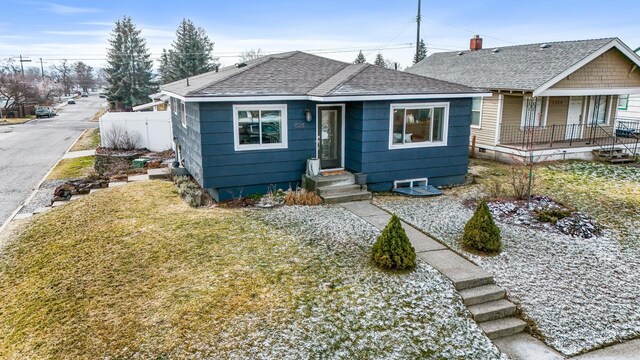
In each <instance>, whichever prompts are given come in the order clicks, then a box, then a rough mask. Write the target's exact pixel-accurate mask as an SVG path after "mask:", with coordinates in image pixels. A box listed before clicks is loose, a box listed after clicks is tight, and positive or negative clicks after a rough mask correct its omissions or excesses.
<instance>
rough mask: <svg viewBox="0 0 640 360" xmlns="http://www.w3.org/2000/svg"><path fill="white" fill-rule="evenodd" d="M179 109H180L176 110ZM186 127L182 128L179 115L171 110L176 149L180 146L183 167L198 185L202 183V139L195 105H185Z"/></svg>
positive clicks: (197, 110) (197, 109)
mask: <svg viewBox="0 0 640 360" xmlns="http://www.w3.org/2000/svg"><path fill="white" fill-rule="evenodd" d="M178 109H180V107H179V108H178ZM186 110H187V127H184V126H182V119H181V113H180V112H179V111H178V113H177V114H174V113H173V110H171V126H172V128H173V137H174V138H175V140H174V141H175V142H176V148H177V147H178V146H180V148H181V156H182V158H183V159H184V163H183V165H184V167H185V168H186V169H187V170H188V171H189V173H190V174H191V176H193V177H194V179H196V181H198V182H199V183H200V184H202V183H203V181H204V178H203V176H202V175H203V171H202V161H203V157H202V141H201V140H202V137H201V135H200V119H199V118H200V111H199V105H198V104H197V103H195V104H194V103H187V104H186Z"/></svg>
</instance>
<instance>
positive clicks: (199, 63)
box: [160, 19, 218, 83]
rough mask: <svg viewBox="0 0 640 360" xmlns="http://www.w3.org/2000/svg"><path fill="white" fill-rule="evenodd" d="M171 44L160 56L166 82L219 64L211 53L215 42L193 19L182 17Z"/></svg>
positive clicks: (207, 69)
mask: <svg viewBox="0 0 640 360" xmlns="http://www.w3.org/2000/svg"><path fill="white" fill-rule="evenodd" d="M171 46H172V49H170V50H168V51H167V50H165V49H163V50H162V56H161V58H160V77H161V79H162V81H163V82H164V83H166V82H171V81H176V80H180V79H184V78H186V77H189V76H194V75H198V74H202V73H206V72H209V71H211V70H213V69H214V67H215V66H217V65H218V64H217V61H218V59H217V58H214V57H213V56H212V55H211V53H212V52H213V42H211V40H209V37H208V36H207V34H206V32H205V31H204V29H203V28H201V27H196V26H195V25H194V24H193V22H192V21H191V20H188V19H182V22H181V23H180V25H179V26H178V29H177V30H176V40H174V41H173V43H172V44H171Z"/></svg>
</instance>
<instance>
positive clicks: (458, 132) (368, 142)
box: [351, 98, 471, 190]
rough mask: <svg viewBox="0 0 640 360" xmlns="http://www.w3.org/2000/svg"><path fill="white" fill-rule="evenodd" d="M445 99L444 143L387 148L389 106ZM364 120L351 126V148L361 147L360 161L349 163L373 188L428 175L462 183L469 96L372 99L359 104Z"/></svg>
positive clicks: (436, 180) (440, 181) (434, 180)
mask: <svg viewBox="0 0 640 360" xmlns="http://www.w3.org/2000/svg"><path fill="white" fill-rule="evenodd" d="M409 102H420V103H429V102H448V103H449V127H448V136H447V146H437V147H425V148H410V149H393V150H391V149H389V127H390V116H391V115H390V114H391V113H390V109H391V105H392V104H393V103H409ZM362 105H363V110H362V116H363V121H362V123H361V124H360V125H355V126H354V128H353V129H352V130H353V131H355V132H360V134H359V135H358V134H355V135H352V139H353V140H351V142H352V146H353V148H356V149H360V150H361V157H360V161H358V162H357V163H354V164H352V166H353V167H354V168H357V169H358V171H362V172H364V173H367V174H368V178H367V182H368V183H369V184H368V185H369V188H371V189H372V190H389V189H391V188H392V187H393V181H394V180H403V179H412V178H424V177H427V178H429V183H430V184H432V185H436V186H438V185H449V184H455V183H461V182H463V181H464V177H465V175H466V173H467V167H468V146H469V144H468V143H469V132H470V125H471V99H469V98H467V99H438V100H428V101H425V100H423V101H393V102H391V101H373V102H365V103H363V104H362Z"/></svg>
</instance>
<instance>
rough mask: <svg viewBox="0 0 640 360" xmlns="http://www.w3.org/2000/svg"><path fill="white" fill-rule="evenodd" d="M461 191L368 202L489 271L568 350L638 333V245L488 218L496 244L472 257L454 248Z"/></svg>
mask: <svg viewBox="0 0 640 360" xmlns="http://www.w3.org/2000/svg"><path fill="white" fill-rule="evenodd" d="M476 191H478V190H477V188H472V189H471V190H468V191H467V192H466V193H463V194H459V195H456V196H453V195H444V196H440V197H436V198H429V199H415V198H404V197H396V196H388V197H376V198H375V200H374V201H375V203H376V204H378V205H379V206H381V207H383V208H385V209H387V210H388V211H391V212H393V213H396V214H397V215H398V216H400V217H401V218H403V219H404V220H405V221H407V222H409V223H411V224H413V225H415V226H417V227H419V228H421V229H423V230H424V231H426V232H428V233H430V234H432V235H433V236H434V237H436V238H438V239H439V240H441V241H443V242H445V243H446V244H448V245H449V246H451V247H452V248H455V249H457V250H458V251H460V252H462V253H464V254H465V255H466V256H467V257H468V258H470V259H471V260H472V261H474V262H475V263H477V264H478V265H480V266H481V267H482V268H484V269H486V270H487V271H489V272H490V273H492V274H493V275H494V276H495V279H496V282H497V283H498V284H499V285H501V286H503V287H504V288H505V289H507V292H508V295H509V297H510V299H511V300H513V301H515V302H516V303H517V304H518V305H519V306H520V307H521V309H522V310H523V312H524V314H525V316H527V317H528V318H530V319H532V320H533V321H534V322H535V323H536V325H537V328H538V330H539V332H540V334H541V335H542V337H543V338H544V339H545V341H546V342H547V343H548V344H549V345H551V346H553V347H554V348H556V349H557V350H558V351H560V352H561V353H563V354H565V355H568V356H571V355H575V354H579V353H582V352H585V351H588V350H591V349H594V348H597V347H600V346H602V345H604V344H610V343H614V342H616V341H620V340H624V339H629V338H632V337H637V336H638V335H640V311H639V310H638V309H639V308H640V282H639V281H638V278H640V253H639V251H638V250H634V249H631V248H628V247H622V246H621V245H620V243H619V241H618V239H617V238H616V236H617V235H616V234H615V233H612V232H606V231H605V233H604V235H602V236H597V237H592V238H589V239H585V238H581V237H572V236H569V235H564V234H560V233H558V232H549V231H544V230H542V229H529V228H526V227H523V226H518V225H513V224H507V223H504V222H501V221H497V222H496V223H497V224H498V226H499V227H500V229H501V232H502V239H503V246H504V250H503V251H502V252H501V253H500V254H499V255H497V256H494V257H480V256H476V255H473V254H470V253H467V252H464V251H462V250H461V249H460V243H459V239H460V238H461V237H462V232H463V229H464V225H465V223H466V222H467V221H468V220H469V218H471V215H472V214H473V212H472V210H470V209H469V208H468V207H466V206H465V205H464V202H465V198H467V199H469V198H474V197H476V196H478V194H477V193H474V192H476Z"/></svg>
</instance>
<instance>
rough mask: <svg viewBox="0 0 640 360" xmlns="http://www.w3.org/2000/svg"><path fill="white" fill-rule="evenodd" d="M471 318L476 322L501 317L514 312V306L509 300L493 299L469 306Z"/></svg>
mask: <svg viewBox="0 0 640 360" xmlns="http://www.w3.org/2000/svg"><path fill="white" fill-rule="evenodd" d="M469 311H471V314H473V320H475V321H476V322H478V323H481V322H485V321H489V320H497V319H502V318H505V317H507V316H511V315H513V314H515V313H516V306H515V305H514V304H513V303H512V302H511V301H509V300H504V299H502V300H495V301H490V302H488V303H484V304H478V305H472V306H469Z"/></svg>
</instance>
